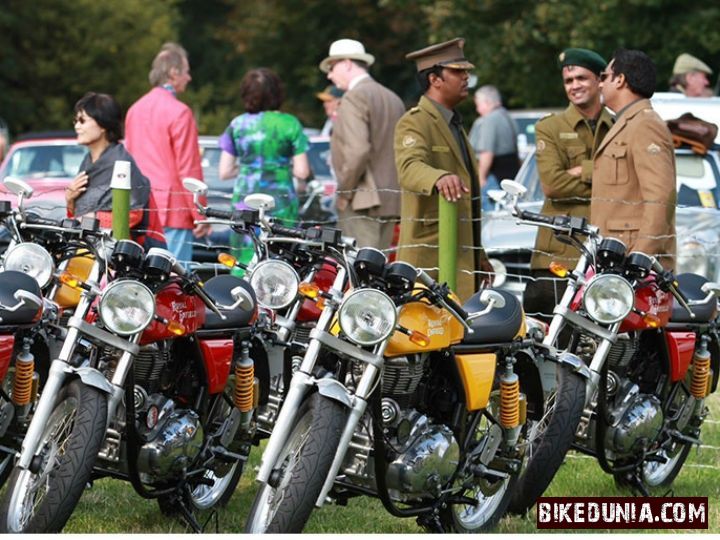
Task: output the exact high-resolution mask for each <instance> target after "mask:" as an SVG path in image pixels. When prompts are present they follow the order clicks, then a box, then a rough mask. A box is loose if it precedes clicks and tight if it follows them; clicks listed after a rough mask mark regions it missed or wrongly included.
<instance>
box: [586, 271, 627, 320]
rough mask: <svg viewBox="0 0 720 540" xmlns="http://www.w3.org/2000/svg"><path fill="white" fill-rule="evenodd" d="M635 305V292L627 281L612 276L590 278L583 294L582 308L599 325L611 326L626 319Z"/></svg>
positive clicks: (602, 275)
mask: <svg viewBox="0 0 720 540" xmlns="http://www.w3.org/2000/svg"><path fill="white" fill-rule="evenodd" d="M634 304H635V292H634V291H633V288H632V285H630V283H628V281H627V280H626V279H625V278H623V277H621V276H616V275H614V274H601V275H598V276H595V277H594V278H592V279H591V280H590V281H589V282H588V284H587V286H586V287H585V292H584V293H583V306H584V307H585V311H587V313H588V315H590V317H591V318H592V319H593V320H594V321H596V322H598V323H600V324H612V323H616V322H618V321H622V320H623V319H624V318H625V317H627V315H628V313H630V310H631V309H632V308H633V305H634Z"/></svg>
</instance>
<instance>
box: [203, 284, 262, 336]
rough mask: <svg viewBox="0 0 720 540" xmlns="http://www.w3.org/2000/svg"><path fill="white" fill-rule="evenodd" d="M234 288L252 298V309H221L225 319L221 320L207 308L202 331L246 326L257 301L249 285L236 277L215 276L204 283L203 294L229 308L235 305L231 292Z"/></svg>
mask: <svg viewBox="0 0 720 540" xmlns="http://www.w3.org/2000/svg"><path fill="white" fill-rule="evenodd" d="M235 287H242V288H243V289H245V290H246V291H247V292H248V293H250V297H251V298H252V301H253V302H252V303H253V307H252V309H249V310H245V309H241V308H237V309H233V310H225V309H221V310H220V311H221V312H222V314H223V315H225V317H226V318H225V319H222V318H221V317H220V316H219V315H218V314H216V313H214V312H213V311H211V310H210V309H208V308H205V324H204V325H203V327H202V329H203V330H222V329H224V328H227V329H233V328H241V327H243V326H247V325H248V324H249V323H250V320H251V319H252V317H253V314H254V313H255V305H256V302H257V299H256V298H255V291H254V290H253V288H252V287H251V286H250V284H249V283H248V282H247V281H245V280H243V279H240V278H239V277H237V276H231V275H229V274H227V275H222V276H215V277H212V278H210V279H209V280H207V281H206V282H205V286H204V289H205V292H206V293H207V294H208V296H210V298H212V299H213V300H214V301H215V303H216V304H220V305H224V306H231V305H233V304H234V303H235V299H234V298H233V296H232V294H231V292H232V290H233V289H234V288H235Z"/></svg>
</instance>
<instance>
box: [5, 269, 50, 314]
mask: <svg viewBox="0 0 720 540" xmlns="http://www.w3.org/2000/svg"><path fill="white" fill-rule="evenodd" d="M20 289H22V290H25V291H27V292H30V293H32V294H34V295H35V296H37V297H38V298H40V299H42V292H41V291H40V285H38V282H37V281H35V278H32V277H30V276H28V275H27V274H23V273H22V272H16V271H15V270H6V271H4V272H0V304H2V305H3V306H7V307H14V306H15V305H17V303H18V301H17V300H16V299H15V291H18V290H20ZM39 310H40V308H38V307H37V306H31V305H27V304H26V305H25V306H23V307H21V308H19V309H17V310H15V311H8V310H6V309H0V327H8V326H19V325H24V324H30V323H32V322H33V321H34V320H35V319H36V317H37V315H38V311H39Z"/></svg>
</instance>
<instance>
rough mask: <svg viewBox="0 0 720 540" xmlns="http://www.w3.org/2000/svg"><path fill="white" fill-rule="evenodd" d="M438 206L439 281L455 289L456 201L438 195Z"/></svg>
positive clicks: (456, 252)
mask: <svg viewBox="0 0 720 540" xmlns="http://www.w3.org/2000/svg"><path fill="white" fill-rule="evenodd" d="M438 198H439V199H440V203H439V204H440V207H439V208H438V222H439V223H438V266H439V268H440V272H439V282H440V283H443V282H446V283H447V284H448V285H449V286H450V289H452V290H453V291H455V287H456V285H457V254H458V249H457V227H458V224H457V203H454V202H448V201H447V200H446V199H445V197H443V196H442V195H440V196H439V197H438Z"/></svg>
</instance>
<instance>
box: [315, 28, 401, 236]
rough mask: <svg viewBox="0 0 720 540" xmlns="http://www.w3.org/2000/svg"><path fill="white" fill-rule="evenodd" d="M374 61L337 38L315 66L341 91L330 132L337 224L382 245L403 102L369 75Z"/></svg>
mask: <svg viewBox="0 0 720 540" xmlns="http://www.w3.org/2000/svg"><path fill="white" fill-rule="evenodd" d="M374 62H375V57H373V56H372V55H371V54H368V53H366V52H365V47H364V46H363V44H362V43H360V42H359V41H355V40H354V39H339V40H337V41H335V42H333V43H332V45H330V52H329V54H328V56H327V58H325V59H324V60H323V61H322V62H320V70H321V71H323V72H324V73H327V77H328V79H330V81H331V82H332V83H333V84H334V85H335V86H336V87H337V88H339V89H340V90H342V91H344V92H345V93H344V95H343V97H342V110H341V111H339V112H338V115H337V117H336V118H335V120H334V123H333V129H332V135H331V137H330V157H331V161H332V165H333V169H334V170H335V175H336V177H337V181H338V192H337V203H336V204H337V210H338V225H339V226H340V228H341V229H342V231H343V233H344V234H345V235H347V236H351V237H353V238H355V240H356V241H357V245H358V247H374V248H377V249H387V248H389V247H390V244H391V242H392V234H393V229H394V228H395V223H397V219H398V216H399V215H400V188H399V186H398V182H397V171H396V170H395V156H394V153H393V147H392V140H393V132H394V130H395V124H396V123H397V121H398V119H399V118H400V117H401V116H402V115H403V113H404V112H405V105H403V102H402V100H401V99H400V98H399V97H398V96H397V95H396V94H395V93H394V92H393V91H392V90H389V89H388V88H385V87H384V86H383V85H381V84H380V83H378V82H377V81H375V80H374V79H373V78H372V77H371V76H370V74H369V73H368V68H369V67H370V66H371V65H372V64H373V63H374Z"/></svg>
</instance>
